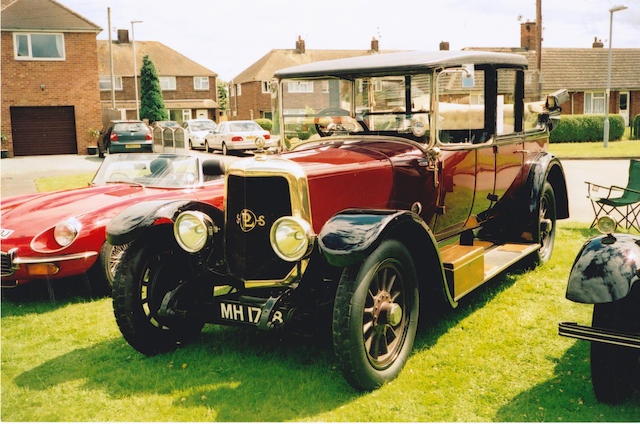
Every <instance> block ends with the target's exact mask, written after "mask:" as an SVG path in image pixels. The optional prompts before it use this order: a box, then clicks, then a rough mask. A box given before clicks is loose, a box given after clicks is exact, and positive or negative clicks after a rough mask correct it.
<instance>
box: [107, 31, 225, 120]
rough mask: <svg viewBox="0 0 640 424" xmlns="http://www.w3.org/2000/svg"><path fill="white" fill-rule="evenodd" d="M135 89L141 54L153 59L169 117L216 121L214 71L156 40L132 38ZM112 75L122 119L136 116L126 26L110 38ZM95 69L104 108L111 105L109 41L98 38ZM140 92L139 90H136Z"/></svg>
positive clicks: (140, 64)
mask: <svg viewBox="0 0 640 424" xmlns="http://www.w3.org/2000/svg"><path fill="white" fill-rule="evenodd" d="M135 43H136V70H137V73H138V90H140V80H139V78H140V68H141V67H142V58H143V57H144V56H149V58H150V59H151V61H152V62H153V64H154V66H155V68H156V71H157V73H158V77H159V79H160V87H161V88H162V97H163V99H164V103H165V106H166V108H167V109H168V111H169V119H171V120H174V121H178V122H182V121H184V120H186V119H195V118H209V119H213V120H215V121H218V117H219V115H218V110H219V106H218V102H217V90H216V77H217V74H216V73H215V72H213V71H211V70H209V69H207V68H205V67H204V66H202V65H199V64H197V63H196V62H194V61H192V60H190V59H188V58H187V57H185V56H183V55H181V54H180V53H178V52H177V51H175V50H173V49H171V48H169V47H167V46H165V45H164V44H162V43H160V42H157V41H137V40H136V41H135ZM111 47H112V50H113V66H114V76H115V103H116V109H118V110H120V112H121V116H120V117H121V119H136V103H135V89H134V86H135V85H134V79H133V45H132V43H131V42H130V40H129V34H128V31H127V30H118V39H117V40H114V41H113V42H112V46H111ZM98 69H99V74H100V101H101V103H102V108H103V109H105V110H106V109H110V108H111V76H110V75H111V73H110V64H109V41H108V40H98ZM138 95H139V94H138Z"/></svg>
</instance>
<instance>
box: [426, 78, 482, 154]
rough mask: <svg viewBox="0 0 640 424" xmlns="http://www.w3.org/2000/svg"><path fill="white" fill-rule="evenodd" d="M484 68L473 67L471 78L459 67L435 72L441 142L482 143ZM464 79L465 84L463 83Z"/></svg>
mask: <svg viewBox="0 0 640 424" xmlns="http://www.w3.org/2000/svg"><path fill="white" fill-rule="evenodd" d="M484 79H485V78H484V71H482V70H478V69H476V70H475V71H474V75H473V80H471V79H470V78H465V73H464V72H463V71H460V70H453V71H450V72H449V71H444V72H441V73H440V74H439V75H438V122H437V127H438V138H439V140H440V142H441V143H473V144H476V143H483V142H485V141H487V140H488V139H489V132H488V131H487V130H485V89H484V83H485V81H484ZM463 81H464V83H463Z"/></svg>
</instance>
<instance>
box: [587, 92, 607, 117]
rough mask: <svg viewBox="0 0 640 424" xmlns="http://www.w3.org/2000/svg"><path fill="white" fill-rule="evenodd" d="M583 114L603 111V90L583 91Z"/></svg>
mask: <svg viewBox="0 0 640 424" xmlns="http://www.w3.org/2000/svg"><path fill="white" fill-rule="evenodd" d="M584 113H585V115H592V114H600V113H604V91H594V92H591V93H589V92H587V93H584Z"/></svg>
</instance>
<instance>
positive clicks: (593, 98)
mask: <svg viewBox="0 0 640 424" xmlns="http://www.w3.org/2000/svg"><path fill="white" fill-rule="evenodd" d="M535 25H536V24H535V22H526V23H523V24H521V27H520V28H521V29H520V35H521V36H520V40H521V45H520V47H519V48H518V47H514V48H511V47H497V48H487V47H468V48H466V49H463V50H490V51H497V52H506V53H519V54H522V55H524V56H525V57H526V58H527V60H528V62H529V70H528V71H527V72H526V73H525V88H526V93H527V97H528V98H529V99H532V100H535V98H536V97H537V85H538V84H537V83H538V79H537V71H536V52H535ZM603 47H604V46H603V43H602V41H600V40H598V39H597V38H595V39H594V41H593V43H592V46H591V48H548V47H543V48H542V61H541V62H542V63H541V68H542V70H541V71H542V93H543V94H547V93H551V92H553V91H555V90H558V89H561V88H566V89H567V90H568V91H569V95H570V97H569V101H568V102H566V103H565V104H563V105H562V113H563V114H604V112H605V107H604V105H605V91H606V88H607V66H608V49H605V48H603ZM611 52H612V54H611V96H610V98H609V113H611V114H620V115H622V116H623V117H624V119H625V122H626V124H627V125H629V124H630V122H631V121H632V120H633V117H634V116H636V115H638V114H640V67H639V66H638V64H639V63H640V49H633V48H632V49H615V48H614V49H612V50H611Z"/></svg>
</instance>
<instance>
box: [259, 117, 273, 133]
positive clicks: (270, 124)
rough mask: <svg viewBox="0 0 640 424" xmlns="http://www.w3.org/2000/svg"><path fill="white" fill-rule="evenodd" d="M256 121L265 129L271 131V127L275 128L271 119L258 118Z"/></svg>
mask: <svg viewBox="0 0 640 424" xmlns="http://www.w3.org/2000/svg"><path fill="white" fill-rule="evenodd" d="M254 121H256V123H257V124H258V125H260V126H261V127H262V129H263V130H267V131H271V129H272V128H273V122H272V121H271V119H266V118H258V119H254Z"/></svg>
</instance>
